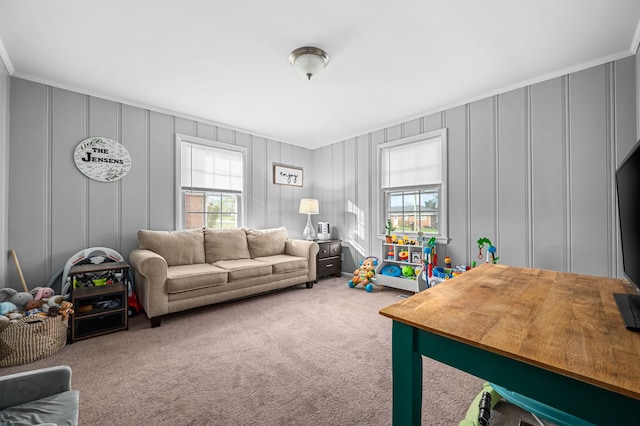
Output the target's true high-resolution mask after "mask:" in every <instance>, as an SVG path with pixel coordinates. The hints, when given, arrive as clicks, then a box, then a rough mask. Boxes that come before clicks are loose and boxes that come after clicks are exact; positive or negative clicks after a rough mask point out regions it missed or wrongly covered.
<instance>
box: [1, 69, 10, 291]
mask: <svg viewBox="0 0 640 426" xmlns="http://www.w3.org/2000/svg"><path fill="white" fill-rule="evenodd" d="M10 81H11V80H10V78H9V71H8V70H7V68H6V67H5V64H4V62H3V61H2V60H0V253H7V251H8V250H9V240H8V235H7V230H8V228H9V225H8V223H9V221H8V214H7V210H8V208H9V207H8V206H9V110H10V107H9V90H10V86H11V84H10ZM6 282H7V256H0V287H1V286H3V285H5V283H6Z"/></svg>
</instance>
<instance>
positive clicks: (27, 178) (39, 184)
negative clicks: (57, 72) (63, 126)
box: [7, 78, 71, 288]
mask: <svg viewBox="0 0 640 426" xmlns="http://www.w3.org/2000/svg"><path fill="white" fill-rule="evenodd" d="M49 99H50V90H49V89H48V88H47V87H45V86H42V85H35V84H31V83H29V82H27V81H24V80H16V79H13V78H12V79H11V99H10V108H11V112H10V130H11V133H10V135H9V145H10V146H9V157H10V159H9V204H8V207H9V211H8V228H9V229H8V232H7V234H8V245H9V247H10V248H11V249H14V250H16V252H17V253H18V256H19V258H20V266H21V267H22V270H23V273H24V276H25V279H26V281H27V285H35V284H31V283H38V284H37V285H41V283H42V279H43V278H44V277H45V276H46V273H47V272H48V271H47V265H48V264H50V261H49V260H48V259H49V258H50V256H51V253H50V252H49V249H50V247H49V245H48V241H49V239H50V235H47V232H48V227H49V223H48V221H49V217H50V211H51V209H50V207H49V205H48V200H49V199H50V198H49V197H48V194H49V192H50V187H51V186H50V182H48V170H49V164H50V160H49V158H48V156H49V150H48V146H49V139H48V132H49V130H50V128H51V126H50V124H51V123H50V121H51V120H50V119H51V117H50V116H49V110H50V104H49ZM69 155H71V154H69ZM7 284H8V285H9V286H14V287H15V286H16V284H17V285H18V287H16V288H20V287H19V281H18V278H17V274H16V273H15V268H8V274H7Z"/></svg>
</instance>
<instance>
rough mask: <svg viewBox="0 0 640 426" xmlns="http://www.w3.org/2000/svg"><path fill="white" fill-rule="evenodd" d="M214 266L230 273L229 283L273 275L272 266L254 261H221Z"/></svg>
mask: <svg viewBox="0 0 640 426" xmlns="http://www.w3.org/2000/svg"><path fill="white" fill-rule="evenodd" d="M214 266H217V267H219V268H222V269H225V270H226V271H227V272H228V273H229V282H231V281H237V280H244V279H248V278H255V277H261V276H266V275H271V265H269V264H265V263H264V262H258V261H257V260H254V259H238V260H220V261H218V262H216V263H214Z"/></svg>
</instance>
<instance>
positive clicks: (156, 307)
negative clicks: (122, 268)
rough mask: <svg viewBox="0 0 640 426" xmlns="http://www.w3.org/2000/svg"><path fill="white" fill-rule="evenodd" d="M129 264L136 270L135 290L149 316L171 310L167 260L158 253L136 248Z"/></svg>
mask: <svg viewBox="0 0 640 426" xmlns="http://www.w3.org/2000/svg"><path fill="white" fill-rule="evenodd" d="M129 264H130V265H131V267H132V268H133V270H134V271H135V290H136V294H137V296H138V301H139V302H140V304H142V307H143V308H144V311H145V313H146V314H147V316H148V317H149V318H154V317H159V316H161V315H165V314H167V313H168V312H169V301H168V295H167V289H166V282H167V272H168V266H167V261H166V260H165V259H164V258H163V257H162V256H160V255H159V254H158V253H156V252H153V251H151V250H147V249H140V248H136V249H133V250H132V251H131V253H130V254H129Z"/></svg>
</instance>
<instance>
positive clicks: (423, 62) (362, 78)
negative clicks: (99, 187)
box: [0, 0, 640, 148]
mask: <svg viewBox="0 0 640 426" xmlns="http://www.w3.org/2000/svg"><path fill="white" fill-rule="evenodd" d="M639 19H640V1H638V0H535V1H534V0H529V1H524V0H483V1H474V0H448V1H445V0H437V1H436V0H403V1H395V2H392V1H388V0H322V1H318V0H314V1H310V0H295V1H294V0H269V1H265V0H237V1H222V0H180V1H178V0H173V1H172V0H135V1H132V0H65V1H51V0H2V1H1V2H0V56H1V57H2V59H4V62H5V64H6V65H7V68H8V69H9V72H10V73H11V74H12V75H14V76H17V77H22V78H26V79H29V80H34V81H39V82H43V83H47V84H52V85H54V86H57V87H62V88H68V89H72V90H75V91H78V92H82V93H88V94H93V95H97V96H101V97H105V98H108V99H114V100H117V101H122V102H126V103H129V104H133V105H140V106H144V107H146V108H151V109H154V110H159V111H165V112H171V113H177V114H178V115H183V116H188V117H194V118H198V119H202V120H204V121H206V122H212V123H220V124H222V125H224V126H227V127H231V128H235V129H239V130H244V131H247V132H249V133H252V134H256V135H260V136H265V137H268V138H270V139H273V140H278V141H283V142H288V143H292V144H295V145H300V146H304V147H308V148H315V147H319V146H323V145H327V144H330V143H334V142H337V141H340V140H344V139H347V138H350V137H354V136H358V135H361V134H364V133H367V132H370V131H374V130H377V129H380V128H382V127H387V126H389V125H393V124H396V123H400V122H402V121H406V120H409V119H412V118H416V117H420V116H422V115H426V114H429V113H431V112H436V111H440V110H442V109H444V108H448V107H452V106H455V105H460V104H462V103H465V102H469V101H471V100H474V99H479V98H482V97H486V96H488V95H492V94H495V93H500V92H502V91H505V90H509V89H514V88H517V87H522V86H524V85H526V84H531V83H534V82H537V81H542V80H545V79H548V78H550V77H555V76H559V75H563V74H566V73H568V72H571V71H576V70H579V69H583V68H587V67H590V66H593V65H598V64H601V63H605V62H608V61H610V60H614V59H618V58H622V57H626V56H629V55H632V54H634V53H635V50H636V48H637V47H638V42H639V38H640V35H639V30H638V28H639V26H638V24H639ZM3 45H4V46H3ZM301 46H317V47H320V48H322V49H324V50H326V51H327V52H328V53H329V56H330V57H331V60H330V63H329V65H328V66H327V68H326V69H325V70H324V71H323V72H321V73H320V74H318V75H317V76H315V77H314V78H313V79H312V80H311V81H307V80H305V79H303V78H302V77H300V76H299V75H297V74H296V73H295V72H294V70H293V68H291V66H290V65H289V62H288V57H289V53H290V52H291V51H292V50H293V49H295V48H298V47H301Z"/></svg>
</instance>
